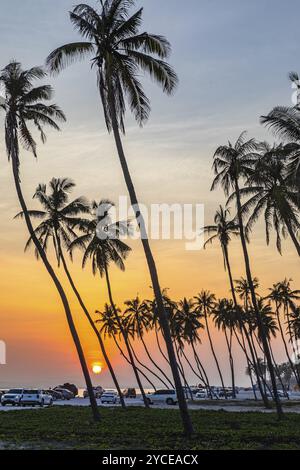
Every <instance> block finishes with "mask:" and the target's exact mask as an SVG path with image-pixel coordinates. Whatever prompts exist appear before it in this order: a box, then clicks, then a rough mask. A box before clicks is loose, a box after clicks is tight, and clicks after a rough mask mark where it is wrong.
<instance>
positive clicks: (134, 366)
mask: <svg viewBox="0 0 300 470" xmlns="http://www.w3.org/2000/svg"><path fill="white" fill-rule="evenodd" d="M105 278H106V285H107V290H108V297H109V301H110V304H111V308H112V309H113V312H114V315H115V318H116V321H117V323H118V326H119V329H120V332H121V334H122V336H123V338H124V341H125V345H126V348H127V351H128V355H129V359H130V362H131V365H132V368H133V371H134V375H135V378H136V381H137V383H138V386H139V389H140V391H141V394H142V397H143V401H144V405H145V407H146V408H149V401H148V400H147V397H146V394H145V391H144V387H143V385H142V382H141V379H140V376H139V373H138V370H137V368H136V365H135V361H134V357H133V355H132V350H131V347H130V344H129V342H128V336H127V333H126V332H125V330H124V328H123V325H122V322H121V320H120V318H119V315H118V312H117V309H116V306H115V303H114V301H113V297H112V291H111V285H110V279H109V275H108V269H107V265H106V264H105Z"/></svg>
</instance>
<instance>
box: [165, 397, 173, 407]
mask: <svg viewBox="0 0 300 470" xmlns="http://www.w3.org/2000/svg"><path fill="white" fill-rule="evenodd" d="M166 404H167V405H174V400H173V398H167V400H166Z"/></svg>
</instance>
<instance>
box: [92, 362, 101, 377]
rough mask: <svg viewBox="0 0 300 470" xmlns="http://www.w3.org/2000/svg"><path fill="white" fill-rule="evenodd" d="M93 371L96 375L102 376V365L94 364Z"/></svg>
mask: <svg viewBox="0 0 300 470" xmlns="http://www.w3.org/2000/svg"><path fill="white" fill-rule="evenodd" d="M92 370H93V372H94V374H97V375H98V374H101V372H102V367H101V366H100V364H93V367H92Z"/></svg>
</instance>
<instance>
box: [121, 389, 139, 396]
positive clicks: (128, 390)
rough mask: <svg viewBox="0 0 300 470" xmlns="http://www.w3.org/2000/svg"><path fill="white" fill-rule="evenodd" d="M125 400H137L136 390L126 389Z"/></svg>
mask: <svg viewBox="0 0 300 470" xmlns="http://www.w3.org/2000/svg"><path fill="white" fill-rule="evenodd" d="M122 395H123V397H124V398H136V389H135V388H126V390H124V391H123V393H122Z"/></svg>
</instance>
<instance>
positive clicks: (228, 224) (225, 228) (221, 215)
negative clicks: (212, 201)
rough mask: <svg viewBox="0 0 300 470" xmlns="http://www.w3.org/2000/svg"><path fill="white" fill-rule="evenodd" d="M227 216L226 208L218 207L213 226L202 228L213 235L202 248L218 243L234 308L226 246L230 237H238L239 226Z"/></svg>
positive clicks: (233, 293)
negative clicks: (214, 242)
mask: <svg viewBox="0 0 300 470" xmlns="http://www.w3.org/2000/svg"><path fill="white" fill-rule="evenodd" d="M229 216H230V210H229V209H228V208H227V209H224V208H223V207H222V206H221V205H220V207H219V209H218V210H217V211H216V214H215V218H214V222H215V225H207V226H205V227H204V228H203V230H204V233H207V234H208V235H211V234H213V235H211V236H210V237H209V238H208V240H207V241H206V242H205V244H204V248H206V246H207V245H208V244H209V243H212V242H213V241H214V240H216V239H217V240H218V241H219V243H220V245H221V249H222V253H223V258H224V267H225V271H226V270H227V272H228V277H229V283H230V289H231V293H232V298H233V301H234V304H235V306H237V300H236V294H235V289H234V284H233V279H232V273H231V266H230V262H229V254H228V245H229V242H230V240H231V237H232V236H238V235H239V226H238V224H237V223H236V222H235V221H234V220H229Z"/></svg>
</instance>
